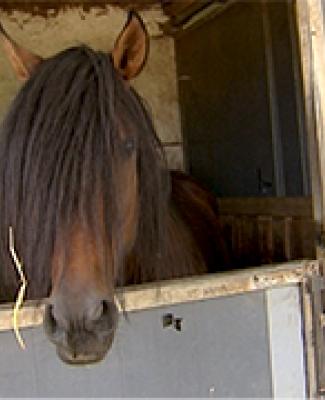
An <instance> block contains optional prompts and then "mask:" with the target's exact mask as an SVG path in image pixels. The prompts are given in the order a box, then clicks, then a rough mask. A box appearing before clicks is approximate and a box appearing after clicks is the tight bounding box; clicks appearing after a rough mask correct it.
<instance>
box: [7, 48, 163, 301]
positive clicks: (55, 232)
mask: <svg viewBox="0 0 325 400" xmlns="http://www.w3.org/2000/svg"><path fill="white" fill-rule="evenodd" d="M120 116H123V119H124V120H126V121H127V122H128V126H129V127H131V128H132V135H133V136H134V138H135V142H136V147H137V152H138V161H137V162H138V165H137V168H138V171H137V172H138V179H139V184H138V185H139V188H141V190H140V210H141V211H142V214H141V215H140V217H139V221H140V225H139V227H138V240H137V243H136V246H138V247H139V248H140V249H141V252H140V259H139V260H138V264H139V265H140V266H142V268H147V266H150V268H157V271H158V269H159V265H158V264H159V263H158V264H157V263H151V262H150V257H151V256H152V255H157V254H162V253H163V251H164V237H165V225H164V221H165V220H166V218H165V215H166V212H167V207H168V195H169V184H168V172H167V168H166V163H165V159H164V155H163V151H162V147H161V144H160V142H159V140H158V139H157V136H156V134H155V131H154V128H153V124H152V121H151V119H150V117H149V115H148V113H147V111H146V110H145V107H144V105H143V103H142V101H141V99H140V97H139V96H138V95H137V94H136V93H135V92H134V91H133V90H132V89H130V87H129V86H128V85H127V84H125V83H124V82H123V80H122V79H121V78H120V77H119V76H118V74H117V73H116V72H115V70H114V67H113V64H112V60H111V59H110V57H109V56H107V55H106V54H104V53H101V52H95V51H93V50H91V49H89V48H88V47H86V46H81V47H76V48H71V49H68V50H66V51H64V52H62V53H59V54H58V55H56V56H54V57H53V58H50V59H48V60H46V61H44V62H43V63H42V64H41V65H40V66H39V67H38V69H37V70H36V71H35V73H34V74H33V75H32V77H31V78H30V79H29V80H28V81H27V82H26V84H25V85H24V86H23V88H22V89H21V90H20V92H19V93H18V95H17V97H16V98H15V100H14V101H13V103H12V105H11V108H10V110H9V113H8V114H7V117H6V118H5V120H4V122H3V124H2V127H1V131H0V138H1V146H0V221H1V222H0V223H1V229H0V256H1V264H0V300H4V299H6V300H10V299H12V297H13V295H14V293H15V292H16V290H17V286H18V276H17V273H16V271H15V269H14V266H13V264H12V261H11V259H10V255H9V243H8V234H9V227H10V226H12V228H13V232H14V236H15V242H16V249H17V252H18V254H19V256H20V258H21V259H22V260H23V262H24V268H25V274H26V276H27V279H28V281H29V285H28V288H29V293H28V296H29V297H33V298H40V297H44V296H46V295H48V292H49V288H50V277H51V259H52V255H53V249H54V243H55V240H56V239H57V237H58V236H59V235H60V237H61V240H62V242H63V243H64V244H65V246H66V251H67V252H68V250H69V249H68V247H69V241H68V240H65V238H64V232H65V228H66V227H69V226H70V225H71V224H72V223H73V221H74V220H75V218H80V220H81V221H83V223H84V224H85V226H86V227H87V228H89V229H90V230H91V232H93V233H94V236H95V237H96V241H97V246H98V249H102V251H103V252H105V249H104V247H105V244H106V245H107V243H108V242H107V241H108V240H112V237H113V236H114V235H115V233H116V232H115V230H114V229H115V228H114V227H115V217H114V216H115V214H116V210H117V207H116V205H117V202H118V201H119V199H118V196H117V193H115V190H114V188H115V184H116V182H117V180H118V171H116V170H115V169H114V165H113V159H114V157H119V148H120V146H119V144H120V141H121V138H120V135H119V130H118V126H119V122H120V121H119V119H120ZM100 195H102V196H103V199H104V225H105V233H104V237H101V234H99V233H98V232H99V226H98V218H96V217H97V215H98V214H97V211H98V210H97V207H98V196H100ZM102 236H103V235H102ZM141 258H143V259H146V260H147V262H146V263H142V262H141ZM153 265H156V267H154V266H153ZM148 268H149V267H148ZM142 272H143V274H144V276H145V275H146V273H147V272H146V271H145V270H144V271H142ZM121 274H123V271H122V270H121ZM148 274H151V275H152V270H151V271H148ZM121 280H123V279H121Z"/></svg>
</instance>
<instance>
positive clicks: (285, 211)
mask: <svg viewBox="0 0 325 400" xmlns="http://www.w3.org/2000/svg"><path fill="white" fill-rule="evenodd" d="M217 202H218V207H219V212H220V214H222V215H246V216H247V215H271V216H273V217H287V216H291V217H294V216H297V217H310V218H311V217H312V203H311V198H310V197H277V198H274V197H246V198H242V197H236V198H231V197H228V198H221V199H218V200H217Z"/></svg>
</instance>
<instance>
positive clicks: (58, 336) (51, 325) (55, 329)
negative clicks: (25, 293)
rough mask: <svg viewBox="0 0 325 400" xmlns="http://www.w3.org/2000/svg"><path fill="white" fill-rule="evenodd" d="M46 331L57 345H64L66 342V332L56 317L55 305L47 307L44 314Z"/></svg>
mask: <svg viewBox="0 0 325 400" xmlns="http://www.w3.org/2000/svg"><path fill="white" fill-rule="evenodd" d="M43 326H44V330H45V333H46V334H47V336H48V337H49V338H50V339H51V340H52V341H53V342H55V343H62V342H63V341H64V336H65V333H64V330H63V329H62V328H61V327H60V326H59V324H58V323H57V320H56V319H55V317H54V313H53V305H51V304H50V305H47V306H46V308H45V314H44V324H43Z"/></svg>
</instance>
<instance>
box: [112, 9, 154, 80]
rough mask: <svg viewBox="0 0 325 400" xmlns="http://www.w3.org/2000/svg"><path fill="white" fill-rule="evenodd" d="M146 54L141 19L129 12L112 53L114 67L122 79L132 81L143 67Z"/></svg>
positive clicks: (147, 36)
mask: <svg viewBox="0 0 325 400" xmlns="http://www.w3.org/2000/svg"><path fill="white" fill-rule="evenodd" d="M148 52H149V35H148V32H147V30H146V28H145V26H144V23H143V21H142V19H141V17H140V16H139V15H138V14H137V13H135V12H134V11H130V12H129V15H128V19H127V21H126V24H125V26H124V28H123V29H122V32H121V33H120V35H119V36H118V38H117V40H116V42H115V45H114V49H113V51H112V57H113V62H114V66H115V68H116V69H117V71H119V72H120V74H121V75H122V77H123V78H124V79H126V80H129V79H132V78H134V77H136V76H137V75H138V74H139V73H140V72H141V70H142V68H143V67H144V65H145V62H146V60H147V56H148Z"/></svg>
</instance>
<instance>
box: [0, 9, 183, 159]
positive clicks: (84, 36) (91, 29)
mask: <svg viewBox="0 0 325 400" xmlns="http://www.w3.org/2000/svg"><path fill="white" fill-rule="evenodd" d="M141 15H142V17H143V19H144V21H145V23H146V26H147V28H148V30H149V34H150V36H151V46H150V55H149V59H148V63H147V65H146V67H145V69H144V70H143V72H142V73H141V74H140V76H139V77H138V78H137V79H135V80H134V82H133V84H134V87H135V88H136V89H137V91H138V92H139V93H140V94H141V95H142V96H143V97H144V99H145V100H146V103H147V104H148V106H149V109H150V110H151V113H152V116H153V119H154V122H155V126H156V128H157V133H158V135H159V137H160V138H161V140H162V141H163V142H164V143H166V144H168V143H170V142H172V143H175V142H177V143H179V142H181V131H180V117H179V108H178V96H177V84H176V67H175V55H174V43H173V40H172V39H171V38H168V37H165V36H163V35H162V32H161V31H160V23H162V22H163V21H165V19H166V17H165V16H164V15H163V13H162V11H161V9H159V8H151V9H149V10H145V11H142V12H141ZM0 19H1V22H2V23H3V25H4V27H5V29H6V30H7V31H8V32H9V33H10V35H11V36H12V37H13V38H15V40H16V41H18V42H19V43H20V44H21V45H23V46H25V47H27V48H29V49H31V50H32V51H34V52H36V53H38V54H40V55H41V56H43V57H47V56H50V55H53V54H55V53H57V52H59V51H61V50H63V49H65V48H67V47H70V46H73V45H77V44H81V43H85V44H87V45H90V46H91V47H93V48H95V49H99V50H107V51H109V50H110V49H111V48H112V46H113V43H114V41H115V39H116V37H117V35H118V33H119V32H120V30H121V29H122V27H123V25H124V23H125V19H126V12H125V11H124V10H122V9H120V8H117V7H113V6H107V7H106V8H92V9H90V10H88V11H84V10H83V9H82V8H73V9H64V10H61V11H59V12H54V11H53V13H51V12H49V13H48V15H47V16H44V15H41V14H40V15H32V14H30V13H27V12H21V11H14V12H11V13H8V12H5V11H1V12H0ZM19 86H20V83H19V82H17V80H16V78H15V76H14V73H13V72H12V70H11V67H10V65H9V63H8V61H7V59H6V58H5V56H4V52H3V50H2V48H1V47H0V119H1V118H2V117H3V115H4V114H5V112H6V110H7V108H8V105H9V103H10V101H11V99H12V98H13V97H14V96H15V94H16V93H17V91H18V89H19ZM166 151H167V157H168V159H169V161H170V165H171V167H175V166H182V147H181V146H177V147H176V148H175V146H173V147H172V148H170V147H169V146H167V147H166Z"/></svg>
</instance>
